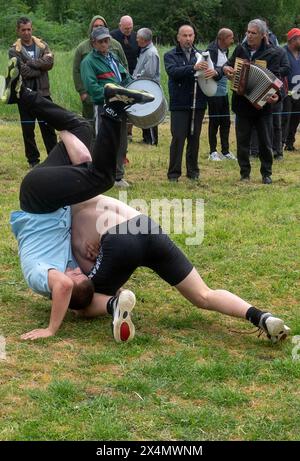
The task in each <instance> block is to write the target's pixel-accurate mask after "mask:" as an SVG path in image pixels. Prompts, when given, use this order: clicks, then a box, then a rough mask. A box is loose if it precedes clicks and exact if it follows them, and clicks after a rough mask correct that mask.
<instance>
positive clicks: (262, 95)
mask: <svg viewBox="0 0 300 461" xmlns="http://www.w3.org/2000/svg"><path fill="white" fill-rule="evenodd" d="M234 71H235V72H234V77H233V80H232V85H231V88H232V90H233V91H236V93H237V94H239V95H241V96H244V97H245V98H247V99H248V101H250V103H251V104H252V105H253V106H254V107H255V108H256V109H262V108H263V106H264V105H265V104H266V102H267V100H268V99H269V98H270V97H271V96H272V95H273V94H275V93H277V91H278V90H279V89H280V88H281V86H282V85H283V83H282V81H281V80H279V78H277V77H276V76H275V75H274V74H273V73H272V72H271V71H270V70H269V69H265V68H263V67H262V66H260V65H258V64H251V63H250V62H249V61H247V60H245V59H241V58H236V60H235V64H234Z"/></svg>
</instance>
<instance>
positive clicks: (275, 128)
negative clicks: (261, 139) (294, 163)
mask: <svg viewBox="0 0 300 461" xmlns="http://www.w3.org/2000/svg"><path fill="white" fill-rule="evenodd" d="M281 112H282V101H279V102H277V103H276V104H273V105H272V114H273V124H272V141H273V144H272V147H273V154H274V157H280V156H282V126H281Z"/></svg>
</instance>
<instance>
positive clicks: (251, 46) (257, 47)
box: [223, 19, 281, 184]
mask: <svg viewBox="0 0 300 461" xmlns="http://www.w3.org/2000/svg"><path fill="white" fill-rule="evenodd" d="M266 34H267V26H266V23H265V22H264V21H262V20H261V19H253V20H252V21H250V22H249V23H248V28H247V40H246V41H245V42H244V43H242V44H240V45H238V46H237V47H236V48H235V50H234V52H233V54H232V56H231V58H230V59H229V60H228V61H227V63H226V64H225V66H224V67H223V71H224V73H225V75H226V76H227V77H228V78H229V79H232V78H233V76H234V74H235V71H234V64H235V60H236V58H242V59H246V60H248V61H250V62H251V63H253V64H255V62H257V61H258V62H257V63H258V64H260V65H261V66H264V67H266V68H267V69H269V70H270V71H271V72H273V74H275V75H276V76H277V77H279V78H280V60H281V55H280V52H279V51H278V49H276V48H275V47H273V46H272V45H270V44H268V43H267V42H266V39H265V37H266ZM279 98H280V95H279V94H278V93H275V94H274V95H273V96H271V97H270V98H269V100H268V101H267V104H265V106H264V107H263V108H262V109H256V108H255V107H254V106H253V105H252V104H251V103H250V102H249V101H248V99H247V98H245V96H241V95H238V94H237V93H236V92H233V95H232V110H233V112H235V114H236V140H237V159H238V163H239V166H240V175H241V178H240V179H241V181H249V180H250V172H251V164H250V159H249V151H250V140H251V132H252V129H253V127H255V128H256V130H257V135H258V142H259V157H260V162H261V167H260V173H261V176H262V183H263V184H271V183H272V179H271V176H272V164H273V151H272V122H273V119H272V104H275V103H276V102H277V101H278V100H279Z"/></svg>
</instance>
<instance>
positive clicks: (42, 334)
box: [21, 328, 55, 341]
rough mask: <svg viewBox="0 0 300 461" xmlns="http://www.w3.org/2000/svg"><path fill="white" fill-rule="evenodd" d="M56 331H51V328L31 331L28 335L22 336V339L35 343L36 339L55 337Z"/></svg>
mask: <svg viewBox="0 0 300 461" xmlns="http://www.w3.org/2000/svg"><path fill="white" fill-rule="evenodd" d="M54 334H55V333H54V331H52V330H50V328H39V329H37V330H32V331H29V332H28V333H24V334H23V335H22V336H21V339H25V340H26V339H30V340H31V341H34V340H35V339H39V338H49V336H54Z"/></svg>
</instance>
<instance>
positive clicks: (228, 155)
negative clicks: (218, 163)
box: [223, 152, 236, 160]
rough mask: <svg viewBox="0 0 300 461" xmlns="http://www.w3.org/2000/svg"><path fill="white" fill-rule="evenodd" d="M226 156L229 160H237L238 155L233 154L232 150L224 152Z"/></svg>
mask: <svg viewBox="0 0 300 461" xmlns="http://www.w3.org/2000/svg"><path fill="white" fill-rule="evenodd" d="M223 157H224V158H227V160H236V157H235V156H234V155H233V153H232V152H228V153H227V154H223Z"/></svg>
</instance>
